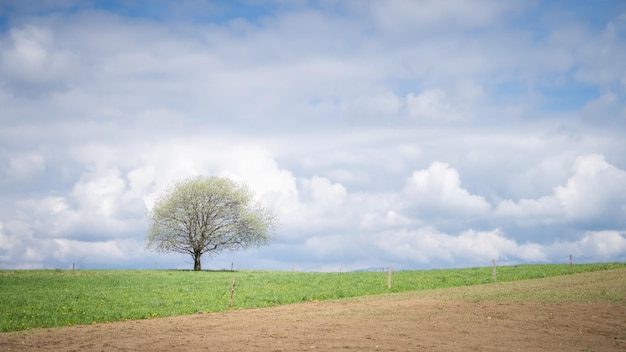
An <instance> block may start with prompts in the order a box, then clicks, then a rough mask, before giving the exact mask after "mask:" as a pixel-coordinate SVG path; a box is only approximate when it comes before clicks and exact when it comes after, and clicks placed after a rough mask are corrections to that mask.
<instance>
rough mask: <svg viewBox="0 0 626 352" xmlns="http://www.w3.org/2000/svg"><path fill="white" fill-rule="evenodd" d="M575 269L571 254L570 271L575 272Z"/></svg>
mask: <svg viewBox="0 0 626 352" xmlns="http://www.w3.org/2000/svg"><path fill="white" fill-rule="evenodd" d="M573 271H574V265H573V260H572V255H571V254H570V255H569V272H570V273H571V272H573Z"/></svg>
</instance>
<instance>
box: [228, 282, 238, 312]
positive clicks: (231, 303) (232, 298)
mask: <svg viewBox="0 0 626 352" xmlns="http://www.w3.org/2000/svg"><path fill="white" fill-rule="evenodd" d="M236 283H237V278H233V288H232V289H231V290H230V304H229V305H228V307H232V306H233V301H234V300H235V285H236Z"/></svg>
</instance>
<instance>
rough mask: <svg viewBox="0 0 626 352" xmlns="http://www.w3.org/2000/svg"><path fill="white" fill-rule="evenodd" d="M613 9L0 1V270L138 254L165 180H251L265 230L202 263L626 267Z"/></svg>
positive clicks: (621, 72) (621, 8)
mask: <svg viewBox="0 0 626 352" xmlns="http://www.w3.org/2000/svg"><path fill="white" fill-rule="evenodd" d="M625 44H626V5H625V4H624V3H623V2H620V1H600V2H588V1H545V2H544V1H524V2H520V1H510V2H505V1H488V0H485V1H421V0H420V1H418V0H415V1H409V0H407V1H402V0H395V1H379V0H376V1H367V0H363V1H279V0H276V1H253V0H250V1H240V2H234V1H202V0H196V1H177V2H169V1H144V2H131V1H73V0H56V1H55V0H50V1H4V2H2V3H1V4H0V197H1V198H0V267H1V268H69V267H71V266H72V263H76V265H78V266H79V267H80V268H85V269H89V268H190V267H191V266H192V263H191V259H190V258H186V257H184V256H180V255H158V254H156V253H152V252H147V251H145V250H144V245H145V235H146V230H147V226H148V224H147V218H146V213H147V211H148V209H149V208H150V207H151V206H152V204H153V202H154V199H155V197H157V196H158V195H159V194H161V193H162V192H163V191H164V190H165V189H166V187H167V186H168V185H169V184H171V183H172V182H174V181H176V180H180V179H182V178H186V177H189V176H192V175H197V174H202V175H217V176H225V177H231V178H233V179H235V180H238V181H242V182H245V183H246V184H248V185H249V186H250V187H251V188H252V189H253V190H254V191H255V193H256V195H257V197H258V200H259V201H261V202H263V204H265V205H266V206H267V207H269V208H271V209H272V210H273V211H274V212H275V213H276V214H277V215H278V216H279V218H280V227H279V228H278V229H277V231H276V233H275V234H274V240H273V242H272V243H271V245H270V246H268V247H264V248H262V249H258V250H248V251H246V252H238V253H223V254H220V255H218V256H216V257H212V258H211V257H208V256H207V257H205V258H204V263H203V264H204V265H203V267H204V268H212V269H221V268H230V265H231V263H234V265H235V267H236V268H240V269H279V270H292V269H296V270H322V271H338V270H344V271H345V270H355V269H359V268H366V267H380V266H388V265H391V266H393V267H394V268H398V269H423V268H445V267H467V266H482V265H490V264H491V260H492V259H496V260H498V262H499V263H501V264H519V263H561V262H568V261H569V255H570V254H572V255H573V256H574V258H575V260H576V261H578V262H598V261H626V154H625V153H624V150H626V145H625V144H626V143H625V142H624V140H625V139H626V138H625V137H626V60H624V59H623V58H624V57H626V45H625Z"/></svg>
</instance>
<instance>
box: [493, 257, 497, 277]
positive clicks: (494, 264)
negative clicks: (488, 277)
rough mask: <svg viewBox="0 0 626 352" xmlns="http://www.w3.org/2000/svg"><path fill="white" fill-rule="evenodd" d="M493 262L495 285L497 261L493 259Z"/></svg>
mask: <svg viewBox="0 0 626 352" xmlns="http://www.w3.org/2000/svg"><path fill="white" fill-rule="evenodd" d="M492 262H493V282H494V283H495V282H497V274H496V260H495V259H493V260H492Z"/></svg>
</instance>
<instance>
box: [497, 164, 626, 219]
mask: <svg viewBox="0 0 626 352" xmlns="http://www.w3.org/2000/svg"><path fill="white" fill-rule="evenodd" d="M573 172H574V174H573V175H572V176H571V177H570V178H569V179H568V180H567V182H566V183H565V184H564V185H559V186H556V187H555V188H554V192H553V194H551V195H546V196H543V197H540V198H537V199H521V200H519V201H518V202H513V201H512V200H504V201H502V202H500V204H498V206H497V208H496V209H495V214H496V215H498V216H503V217H513V218H517V219H522V220H526V221H535V222H569V221H574V222H590V221H597V219H599V218H603V219H604V221H608V222H609V223H610V224H614V225H624V223H623V220H622V219H623V218H624V215H626V208H625V207H624V204H626V171H624V170H621V169H618V168H616V167H615V166H613V165H611V164H609V163H608V162H606V161H605V160H604V156H602V155H598V154H592V155H587V156H582V157H578V158H577V159H576V161H575V162H574V166H573ZM609 226H610V225H609Z"/></svg>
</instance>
